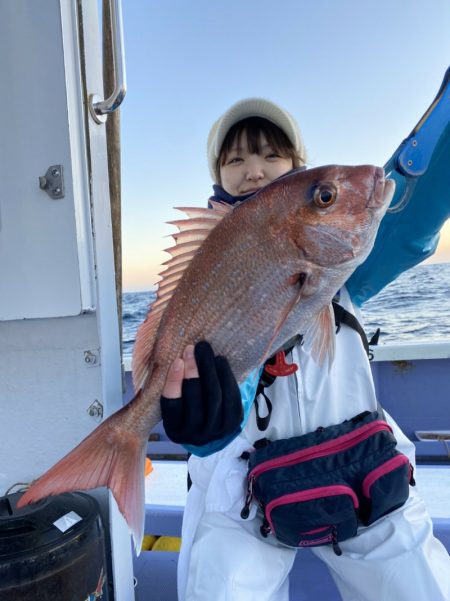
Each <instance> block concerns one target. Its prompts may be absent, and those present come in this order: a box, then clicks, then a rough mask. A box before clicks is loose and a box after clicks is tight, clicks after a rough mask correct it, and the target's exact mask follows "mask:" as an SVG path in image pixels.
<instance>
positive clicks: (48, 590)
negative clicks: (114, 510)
mask: <svg viewBox="0 0 450 601" xmlns="http://www.w3.org/2000/svg"><path fill="white" fill-rule="evenodd" d="M21 495H22V493H16V494H12V495H8V496H6V497H1V498H0V601H94V600H95V599H101V601H108V585H107V564H106V556H105V537H104V530H103V525H102V521H101V518H100V508H99V505H98V503H97V501H96V500H95V499H93V498H92V497H90V496H89V495H86V494H83V493H67V494H62V495H59V496H57V497H49V498H48V499H45V500H43V501H39V502H38V503H35V504H33V505H29V506H27V507H24V508H23V509H17V507H16V503H17V501H18V500H19V498H20V497H21Z"/></svg>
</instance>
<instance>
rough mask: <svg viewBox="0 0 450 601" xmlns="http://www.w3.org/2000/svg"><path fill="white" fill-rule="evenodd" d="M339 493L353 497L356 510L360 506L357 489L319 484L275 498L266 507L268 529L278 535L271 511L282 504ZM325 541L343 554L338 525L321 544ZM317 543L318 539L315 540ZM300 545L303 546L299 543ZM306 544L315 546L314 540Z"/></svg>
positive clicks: (339, 485)
mask: <svg viewBox="0 0 450 601" xmlns="http://www.w3.org/2000/svg"><path fill="white" fill-rule="evenodd" d="M339 495H347V496H349V497H350V498H351V500H352V502H353V507H354V508H355V510H357V509H358V508H359V500H358V497H357V495H356V493H355V491H354V490H353V489H352V488H350V487H349V486H345V485H343V484H333V485H331V486H318V487H317V488H311V489H308V490H302V491H298V492H293V493H288V494H286V495H283V496H281V497H278V498H276V499H273V500H272V501H270V502H269V503H267V506H266V508H265V512H264V515H265V518H266V520H267V524H268V531H269V532H270V531H271V532H272V534H274V535H276V533H275V528H274V525H273V522H272V519H271V512H272V511H273V510H274V509H275V508H276V507H279V506H280V505H289V504H290V503H304V502H306V501H314V500H315V499H323V498H324V497H336V496H339ZM321 530H323V529H322V528H318V529H317V531H318V532H320V531H321ZM325 542H331V543H332V545H333V549H334V552H335V553H336V555H341V553H342V551H341V550H340V548H339V545H338V544H337V531H336V527H335V526H334V527H333V530H332V534H330V537H329V540H327V541H325V540H324V541H321V544H324V543H325ZM315 544H316V545H317V544H318V543H317V541H316V542H315ZM299 546H302V545H301V544H299ZM306 546H314V543H313V541H311V542H310V544H309V545H306Z"/></svg>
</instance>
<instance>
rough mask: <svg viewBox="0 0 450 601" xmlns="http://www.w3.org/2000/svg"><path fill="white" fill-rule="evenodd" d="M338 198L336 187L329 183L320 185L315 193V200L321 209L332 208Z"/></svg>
mask: <svg viewBox="0 0 450 601" xmlns="http://www.w3.org/2000/svg"><path fill="white" fill-rule="evenodd" d="M336 197H337V190H336V187H335V186H334V185H333V184H331V183H329V182H326V183H323V184H319V185H318V186H316V188H315V189H314V192H313V200H314V202H315V204H316V205H317V206H318V207H319V208H321V209H324V208H326V207H329V206H331V205H332V204H333V203H334V201H335V200H336Z"/></svg>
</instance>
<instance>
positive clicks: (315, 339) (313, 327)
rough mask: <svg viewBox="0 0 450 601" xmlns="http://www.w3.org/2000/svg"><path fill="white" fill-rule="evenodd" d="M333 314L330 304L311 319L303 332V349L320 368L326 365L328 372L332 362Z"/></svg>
mask: <svg viewBox="0 0 450 601" xmlns="http://www.w3.org/2000/svg"><path fill="white" fill-rule="evenodd" d="M335 328H336V326H335V323H334V312H333V307H332V305H331V303H330V304H329V305H326V306H325V307H324V308H323V309H322V310H321V311H320V312H319V313H318V314H317V315H316V316H315V318H314V319H313V321H312V322H311V324H310V326H309V327H308V329H307V330H306V332H305V336H304V340H305V348H306V349H308V350H310V351H311V356H312V358H313V359H314V361H316V363H318V364H319V365H320V366H322V365H324V364H325V363H327V364H328V365H327V367H328V370H330V368H331V365H332V363H333V360H334V353H335V348H336V332H335Z"/></svg>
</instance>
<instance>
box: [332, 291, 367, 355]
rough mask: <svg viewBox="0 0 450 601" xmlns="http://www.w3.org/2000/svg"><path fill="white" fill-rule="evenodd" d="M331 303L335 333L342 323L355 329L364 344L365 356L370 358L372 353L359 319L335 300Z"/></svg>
mask: <svg viewBox="0 0 450 601" xmlns="http://www.w3.org/2000/svg"><path fill="white" fill-rule="evenodd" d="M332 305H333V311H334V322H335V324H336V328H337V330H336V333H337V332H339V330H340V329H341V325H342V324H345V325H346V326H348V327H349V328H352V330H355V331H356V332H358V334H359V335H360V337H361V340H362V343H363V345H364V349H365V351H366V353H367V356H368V357H369V359H371V358H372V357H373V355H372V353H371V351H370V348H369V341H368V340H367V336H366V333H365V332H364V328H363V327H362V325H361V324H360V323H359V321H358V320H357V319H356V317H355V316H354V315H353V313H350V311H347V309H344V307H342V305H340V304H339V303H337V302H336V301H333V302H332Z"/></svg>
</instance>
